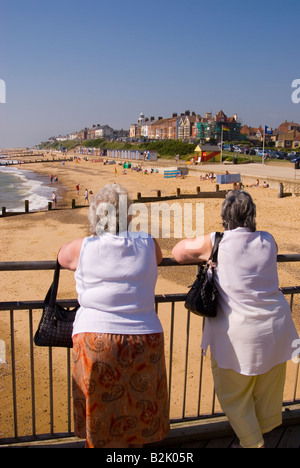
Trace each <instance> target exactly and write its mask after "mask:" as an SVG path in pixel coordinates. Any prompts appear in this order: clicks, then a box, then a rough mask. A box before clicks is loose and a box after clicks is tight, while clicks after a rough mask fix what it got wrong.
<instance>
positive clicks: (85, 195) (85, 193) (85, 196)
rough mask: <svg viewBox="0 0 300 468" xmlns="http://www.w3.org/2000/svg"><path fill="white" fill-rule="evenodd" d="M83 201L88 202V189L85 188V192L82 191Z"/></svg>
mask: <svg viewBox="0 0 300 468" xmlns="http://www.w3.org/2000/svg"><path fill="white" fill-rule="evenodd" d="M84 201H85V202H89V191H88V189H87V188H86V189H85V192H84Z"/></svg>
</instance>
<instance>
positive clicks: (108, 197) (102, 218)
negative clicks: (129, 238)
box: [89, 183, 131, 236]
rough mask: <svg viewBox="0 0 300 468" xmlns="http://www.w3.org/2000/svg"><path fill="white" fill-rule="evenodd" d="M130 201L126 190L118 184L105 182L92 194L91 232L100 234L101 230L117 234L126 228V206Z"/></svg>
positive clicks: (90, 211)
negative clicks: (103, 185)
mask: <svg viewBox="0 0 300 468" xmlns="http://www.w3.org/2000/svg"><path fill="white" fill-rule="evenodd" d="M130 204H131V202H130V200H129V197H128V191H127V189H126V188H125V187H122V186H121V185H119V184H116V183H113V184H107V185H105V187H103V188H102V189H101V190H99V192H98V193H97V194H96V195H94V196H93V198H92V199H91V202H90V208H89V221H90V231H91V234H92V235H94V236H96V235H98V236H100V235H101V234H102V233H103V232H110V233H111V234H117V233H119V232H120V228H121V230H122V231H123V230H127V226H128V217H127V216H128V208H129V206H130Z"/></svg>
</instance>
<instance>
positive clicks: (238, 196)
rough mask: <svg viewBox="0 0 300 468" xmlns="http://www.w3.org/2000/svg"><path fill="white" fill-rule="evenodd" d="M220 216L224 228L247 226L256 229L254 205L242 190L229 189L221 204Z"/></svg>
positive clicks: (248, 195)
mask: <svg viewBox="0 0 300 468" xmlns="http://www.w3.org/2000/svg"><path fill="white" fill-rule="evenodd" d="M221 216H222V220H223V226H224V228H225V229H226V230H232V229H236V228H238V227H247V228H249V229H250V230H251V231H253V232H254V231H256V221H255V218H256V206H255V204H254V202H253V200H252V197H251V195H250V194H249V193H248V192H246V191H244V190H231V192H229V193H228V195H227V197H226V199H225V201H224V202H223V205H222V211H221Z"/></svg>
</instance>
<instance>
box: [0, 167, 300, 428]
mask: <svg viewBox="0 0 300 468" xmlns="http://www.w3.org/2000/svg"><path fill="white" fill-rule="evenodd" d="M24 169H28V170H32V171H36V172H38V173H40V174H46V175H49V184H50V174H53V175H54V176H56V177H57V178H58V182H57V183H56V184H57V185H55V187H56V188H57V190H58V194H59V200H58V209H53V210H52V211H43V212H38V213H29V214H26V215H25V214H24V215H18V216H12V217H7V218H6V217H4V218H0V235H1V250H0V262H13V261H41V260H55V259H56V256H57V252H58V250H59V248H60V247H61V245H62V244H63V243H65V242H68V241H70V240H73V239H74V238H76V237H82V236H87V235H89V226H88V219H87V213H88V207H87V203H86V201H85V198H84V192H85V189H88V191H92V192H93V193H96V192H97V190H98V189H99V188H101V187H103V186H104V185H106V184H107V183H112V182H118V183H120V184H122V185H124V186H125V187H126V188H127V189H128V191H129V194H130V196H131V197H132V198H136V194H137V192H140V193H141V194H142V196H155V195H156V192H157V190H161V194H162V196H165V195H174V194H176V189H177V188H180V190H181V193H185V194H188V193H192V194H194V193H196V187H198V186H200V188H201V192H206V191H211V192H214V191H215V184H214V183H211V182H210V181H209V180H204V181H200V180H199V174H195V175H194V174H193V173H192V172H191V173H190V174H189V175H188V176H187V177H185V178H184V179H164V177H163V174H159V173H153V174H148V175H146V174H144V173H143V172H136V171H134V170H130V169H129V170H127V174H126V175H124V174H123V169H122V167H121V166H118V165H103V163H100V162H92V161H85V160H81V161H80V162H79V163H76V162H75V161H72V162H66V163H64V164H62V163H61V162H53V163H40V164H27V165H26V167H24ZM264 169H265V168H264ZM204 170H205V169H204ZM116 171H117V172H116ZM257 176H259V174H257ZM76 184H80V191H79V195H77V194H76V189H75V187H76ZM222 188H223V187H222ZM224 188H226V189H230V188H231V187H227V186H226V187H224ZM246 189H247V190H248V191H249V192H250V193H251V195H252V197H253V199H254V201H255V203H256V206H257V228H258V229H259V230H267V231H269V232H271V233H272V234H273V236H274V237H275V239H276V242H277V244H278V250H279V253H280V254H288V253H300V250H299V245H300V197H296V196H290V197H284V198H280V199H279V198H278V190H277V189H275V188H274V189H273V188H267V189H264V188H262V187H247V188H246ZM72 199H75V200H76V205H78V206H81V207H80V208H76V209H73V210H72V209H71V202H72ZM49 201H50V200H49ZM186 202H189V203H191V207H192V209H195V204H196V203H199V202H201V203H203V204H204V231H205V233H208V232H211V231H215V230H221V228H222V227H221V221H220V210H221V205H222V202H223V199H222V198H213V199H188V200H178V203H180V204H183V203H186ZM85 205H86V206H85ZM146 206H147V208H148V209H149V210H150V209H151V205H150V204H147V205H146ZM172 225H173V224H172ZM173 227H174V226H173ZM178 240H179V239H174V238H173V237H171V238H163V239H160V240H159V243H160V245H161V248H162V251H163V254H164V257H170V256H171V250H172V247H173V245H174V244H175V243H176V242H178ZM52 274H53V273H52V272H51V271H48V272H47V271H46V272H43V271H41V272H2V273H1V275H0V281H1V288H0V301H17V300H19V301H22V300H43V299H44V297H45V294H46V292H47V290H48V288H49V286H50V283H51V281H52ZM194 276H195V267H173V268H166V267H164V268H160V269H159V279H158V282H157V288H156V293H157V294H170V293H179V292H185V291H187V287H188V286H189V285H190V284H191V282H192V281H193V278H194ZM279 279H280V286H296V285H299V284H300V271H299V265H298V264H297V263H291V264H280V265H279ZM59 297H62V298H75V297H76V292H75V282H74V277H73V274H72V273H70V272H63V273H62V277H61V283H60V288H59ZM175 312H176V314H175V315H176V322H175V331H176V343H175V346H174V349H175V350H176V351H175V353H174V355H173V357H172V361H173V364H174V363H175V367H176V368H177V370H178V371H177V373H176V374H174V375H173V376H172V389H171V415H172V416H173V417H178V416H180V412H181V403H182V398H183V397H182V385H183V383H182V379H183V375H184V366H185V363H184V355H185V347H186V330H187V326H188V322H187V313H186V310H185V309H184V307H183V306H182V305H178V306H176V311H175ZM24 315H25V314H24V313H23V312H19V313H16V314H15V329H16V337H17V338H16V340H17V343H18V347H17V353H16V362H17V369H18V373H19V380H18V382H19V384H20V387H18V392H19V395H20V400H19V402H20V403H19V404H20V407H21V408H22V411H24V414H25V412H26V408H28V407H29V406H30V400H31V398H30V395H29V396H28V378H29V377H28V374H29V370H27V368H28V366H29V351H28V349H26V350H24V348H23V346H25V342H26V336H27V335H26V333H27V329H28V318H27V317H26V318H24ZM159 316H160V318H161V320H162V323H163V326H164V329H165V335H166V354H167V359H169V357H170V354H169V348H168V346H169V339H170V316H171V315H170V306H169V305H161V306H160V307H159ZM294 317H295V322H296V324H297V327H298V330H300V304H299V299H297V298H295V304H294ZM38 320H39V315H35V317H34V327H36V326H37V323H38ZM189 326H190V329H191V335H190V341H189V349H190V354H189V362H188V382H189V386H188V388H187V402H188V405H189V407H188V408H187V410H188V412H190V414H193V413H194V412H195V411H196V410H197V409H196V408H195V406H196V407H197V401H195V400H196V399H197V397H196V396H195V395H196V387H195V386H194V385H193V382H196V381H198V380H197V379H198V373H199V362H200V347H199V341H200V339H201V329H202V320H199V319H198V318H197V317H191V323H190V324H189ZM0 330H1V333H0V339H1V340H4V341H5V343H6V345H7V349H8V350H9V348H10V344H9V343H10V341H9V316H8V313H7V314H6V313H1V316H0ZM25 331H26V333H25ZM63 353H64V350H58V351H57V352H56V355H57V357H56V359H58V361H59V360H60V356H61V355H62V354H63ZM36 354H37V357H36V359H37V362H40V363H42V362H44V361H46V360H47V359H48V358H47V353H46V350H43V349H39V350H36ZM204 361H205V371H204V379H205V384H207V385H209V386H210V387H211V375H210V371H209V357H206V358H205V359H204ZM41 367H42V366H41ZM294 367H295V366H294ZM36 370H37V391H36V395H37V399H38V410H37V412H38V415H39V416H40V417H41V415H43V414H44V413H45V414H47V413H48V403H46V402H45V401H44V400H45V399H46V393H47V384H45V383H44V382H45V380H47V378H46V376H45V374H44V373H43V368H39V369H38V365H37V364H36ZM55 372H56V374H55V375H56V379H57V386H58V387H57V393H56V397H55V398H56V400H57V402H58V406H59V404H60V403H59V400H60V399H61V401H64V399H65V395H64V394H62V392H63V390H61V392H60V390H59V389H60V386H61V388H62V389H63V388H64V383H63V379H64V375H65V373H66V370H65V368H61V367H60V366H57V367H56V370H55ZM294 372H295V370H294V369H293V368H292V369H291V375H292V376H294ZM10 374H11V366H10V364H9V363H7V364H0V376H1V383H0V398H1V403H0V412H1V413H3V412H4V415H3V414H2V416H1V419H2V421H4V422H3V423H1V427H0V437H3V436H7V435H8V434H11V427H10V425H11V418H10V416H9V414H8V413H9V411H8V409H7V411H6V409H5V408H7V407H9V406H10V404H8V403H4V405H3V402H6V401H8V400H9V399H10V395H8V393H9V392H10V390H9V386H10V383H9V384H8V382H9V379H10ZM293 383H294V382H293V379H292V378H291V379H290V380H288V381H287V388H286V394H287V396H288V397H290V394H291V392H292V388H291V386H292V384H293ZM8 385H9V386H8ZM202 385H203V388H204V383H203V384H202ZM298 392H299V393H300V391H299V390H298ZM202 393H203V396H205V394H206V392H205V390H203V391H202ZM211 398H212V397H211V394H209V396H208V397H207V399H206V401H205V402H204V403H203V404H204V408H203V409H202V411H205V410H207V411H209V408H210V405H211ZM61 404H62V405H63V404H64V403H61ZM58 413H59V414H57V423H56V424H57V426H58V427H59V425H60V424H63V423H65V419H66V416H65V415H64V413H63V412H61V411H58ZM19 424H20V425H23V426H24V427H23V428H22V430H23V431H24V432H25V433H26V431H27V428H28V427H29V426H30V421H28V420H27V419H26V418H25V417H24V420H21V419H19ZM42 424H45V428H44V432H48V430H47V429H46V423H42ZM39 429H40V430H43V429H42V428H39Z"/></svg>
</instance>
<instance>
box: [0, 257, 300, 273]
mask: <svg viewBox="0 0 300 468" xmlns="http://www.w3.org/2000/svg"><path fill="white" fill-rule="evenodd" d="M277 262H278V263H283V262H300V254H280V255H277ZM199 263H200V262H198V263H189V265H199ZM55 265H56V262H55V261H53V260H50V261H30V262H1V263H0V271H28V270H54V268H55ZM185 265H187V264H185ZM166 266H183V265H182V264H180V263H178V262H176V260H175V259H174V258H164V259H163V260H162V262H161V263H160V264H159V267H166Z"/></svg>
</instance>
